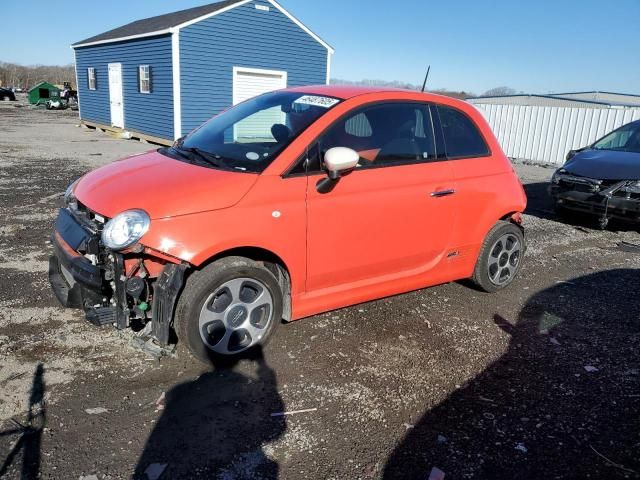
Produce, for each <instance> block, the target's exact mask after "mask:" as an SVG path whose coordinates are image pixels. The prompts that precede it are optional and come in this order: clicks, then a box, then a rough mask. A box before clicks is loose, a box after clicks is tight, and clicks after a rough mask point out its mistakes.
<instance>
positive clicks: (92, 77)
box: [87, 67, 96, 90]
mask: <svg viewBox="0 0 640 480" xmlns="http://www.w3.org/2000/svg"><path fill="white" fill-rule="evenodd" d="M87 83H88V85H87V87H88V88H89V90H95V89H96V69H95V68H94V67H89V68H87Z"/></svg>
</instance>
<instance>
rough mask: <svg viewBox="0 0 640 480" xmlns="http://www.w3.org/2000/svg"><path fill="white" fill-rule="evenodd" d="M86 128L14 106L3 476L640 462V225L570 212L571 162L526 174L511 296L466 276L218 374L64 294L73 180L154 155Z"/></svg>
mask: <svg viewBox="0 0 640 480" xmlns="http://www.w3.org/2000/svg"><path fill="white" fill-rule="evenodd" d="M77 123H78V120H77V116H76V114H75V113H74V112H47V111H44V110H33V109H29V108H26V107H24V108H16V107H15V106H14V105H13V104H8V103H3V102H0V477H2V476H3V474H4V475H5V476H6V478H56V479H77V478H80V477H83V476H90V475H95V476H96V477H95V478H98V479H101V480H102V479H120V478H131V477H132V476H133V477H134V478H145V477H146V475H145V474H144V472H145V471H146V470H147V468H148V467H149V466H150V465H152V467H157V465H155V464H161V465H165V464H166V467H165V469H164V473H163V476H162V477H161V478H167V479H169V478H171V479H173V478H214V479H260V478H282V479H298V478H311V479H316V478H318V479H319V478H327V479H356V478H362V479H379V478H385V479H396V478H398V479H401V478H407V479H426V478H428V477H429V473H430V472H431V470H432V468H433V467H438V468H439V469H441V470H442V471H444V472H445V473H446V478H447V479H449V478H451V479H458V478H490V479H513V478H516V477H517V478H522V479H540V478H545V479H555V478H567V479H573V478H593V479H602V478H607V479H608V478H638V477H639V476H640V434H639V432H640V354H639V353H638V347H639V346H640V270H639V268H640V253H639V251H634V249H633V248H626V247H625V246H624V245H623V244H622V242H624V241H626V242H630V243H635V244H637V243H640V235H639V234H638V232H637V231H634V230H630V229H628V228H627V227H624V226H616V225H612V228H613V230H609V231H604V232H602V231H599V230H597V229H594V225H593V224H590V223H589V222H584V221H582V222H578V223H576V224H575V225H567V224H564V223H561V222H560V221H559V219H556V218H555V217H554V214H553V213H552V211H551V210H550V205H549V204H548V201H547V199H546V193H545V192H546V181H547V180H548V178H549V177H550V175H551V173H552V170H550V169H545V168H540V167H534V166H527V165H522V164H519V165H517V166H516V168H517V170H518V173H519V174H520V176H521V178H522V180H523V182H524V183H525V184H526V189H527V192H528V195H529V202H530V205H529V210H528V212H527V214H526V215H525V217H524V222H525V226H526V230H527V236H528V244H529V248H528V252H527V256H526V260H525V264H524V267H523V270H522V272H521V274H520V277H519V278H518V279H517V280H516V282H515V283H514V284H513V285H512V286H511V287H510V288H509V289H508V290H506V291H502V292H499V293H497V294H494V295H489V294H483V293H479V292H477V291H475V290H473V289H471V288H470V287H469V286H468V285H466V284H464V282H462V283H451V284H447V285H442V286H438V287H434V288H430V289H424V290H420V291H416V292H412V293H409V294H406V295H401V296H397V297H393V298H388V299H383V300H379V301H375V302H370V303H367V304H363V305H359V306H355V307H352V308H346V309H342V310H338V311H335V312H330V313H327V314H323V315H318V316H316V317H313V318H309V319H305V320H302V321H299V322H295V323H292V324H290V325H284V326H281V327H280V328H279V330H278V331H277V332H276V334H275V336H274V338H273V340H272V342H271V344H270V345H269V346H268V347H267V348H266V349H265V351H264V352H263V358H262V359H259V360H255V361H242V362H240V363H238V364H237V365H235V366H233V367H232V368H229V369H218V370H214V371H206V370H205V369H204V368H202V367H201V366H199V365H198V364H197V363H195V361H193V360H191V358H190V357H189V356H188V355H186V354H185V353H183V352H180V351H179V354H178V356H177V358H164V359H162V361H160V362H159V361H158V360H157V359H154V358H153V357H150V356H149V355H147V354H145V353H143V352H142V351H140V350H139V349H138V348H136V347H135V346H134V343H133V342H132V337H133V335H132V334H131V333H130V332H117V331H115V330H113V329H111V328H104V329H98V328H96V327H93V326H91V325H89V324H87V323H86V322H85V321H84V318H83V315H82V314H81V312H79V311H74V310H65V309H63V308H61V307H59V306H58V304H57V302H56V300H55V298H54V297H53V295H52V294H51V292H50V290H49V287H48V281H47V274H46V272H47V258H48V255H49V244H48V238H49V235H50V233H51V231H52V228H53V220H54V218H55V215H56V211H57V208H59V206H61V204H62V198H61V197H62V195H61V193H62V192H63V191H64V189H65V187H66V186H67V185H68V184H69V183H70V182H71V181H72V180H74V179H75V178H77V177H78V176H80V175H81V174H82V173H83V172H85V171H87V170H89V169H91V168H94V167H96V166H99V165H102V164H105V163H108V162H110V161H113V160H115V159H117V158H119V157H122V156H125V155H127V154H131V153H136V152H141V151H145V150H148V149H150V147H151V146H150V145H145V144H141V143H138V142H135V141H126V140H118V139H114V138H111V137H109V136H108V135H106V134H103V133H99V132H96V131H91V130H86V129H82V128H77V127H76V124H77ZM163 393H164V397H163V396H162V395H163ZM306 409H316V410H312V411H309V412H306V413H299V414H296V415H290V416H284V417H283V416H275V417H274V416H272V413H277V412H283V411H295V410H306ZM38 475H39V476H38ZM92 478H94V477H89V479H92Z"/></svg>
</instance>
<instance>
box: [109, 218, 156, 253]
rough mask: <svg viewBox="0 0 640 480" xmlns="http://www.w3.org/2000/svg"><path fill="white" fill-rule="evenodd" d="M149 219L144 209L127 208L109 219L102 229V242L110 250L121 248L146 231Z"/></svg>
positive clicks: (137, 238)
mask: <svg viewBox="0 0 640 480" xmlns="http://www.w3.org/2000/svg"><path fill="white" fill-rule="evenodd" d="M150 224H151V220H150V219H149V215H148V214H147V212H145V211H144V210H127V211H125V212H122V213H119V214H118V215H116V216H115V217H113V218H112V219H111V220H109V221H108V222H107V223H106V224H105V226H104V229H103V230H102V243H103V244H104V246H105V247H107V248H110V249H111V250H122V249H123V248H127V247H130V246H131V245H133V244H134V243H136V242H137V241H138V240H140V238H142V236H143V235H144V234H145V233H147V231H148V230H149V226H150Z"/></svg>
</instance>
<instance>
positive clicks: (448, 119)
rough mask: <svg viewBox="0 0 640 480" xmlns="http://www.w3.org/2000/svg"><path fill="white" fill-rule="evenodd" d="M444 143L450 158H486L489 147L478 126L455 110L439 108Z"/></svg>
mask: <svg viewBox="0 0 640 480" xmlns="http://www.w3.org/2000/svg"><path fill="white" fill-rule="evenodd" d="M438 113H439V115H440V124H441V125H442V133H443V135H444V143H445V146H446V150H447V157H449V158H465V157H484V156H487V155H489V147H487V143H486V142H485V140H484V137H483V136H482V134H481V133H480V131H479V130H478V127H477V126H476V124H475V123H474V122H473V120H471V119H470V118H469V117H468V116H467V115H466V114H464V113H462V112H461V111H460V110H456V109H455V108H450V107H444V106H441V105H439V106H438Z"/></svg>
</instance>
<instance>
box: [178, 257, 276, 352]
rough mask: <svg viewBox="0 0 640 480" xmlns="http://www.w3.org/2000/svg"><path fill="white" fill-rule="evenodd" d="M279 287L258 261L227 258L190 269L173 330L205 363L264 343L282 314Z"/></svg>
mask: <svg viewBox="0 0 640 480" xmlns="http://www.w3.org/2000/svg"><path fill="white" fill-rule="evenodd" d="M282 305H283V301H282V291H281V289H280V285H279V283H278V280H277V279H276V277H275V276H274V275H273V273H271V271H269V270H268V269H267V268H266V267H265V266H264V265H263V264H261V263H259V262H255V261H253V260H250V259H248V258H244V257H226V258H223V259H221V260H218V261H215V262H213V263H211V264H209V265H208V266H207V267H205V268H204V269H202V270H199V271H196V272H194V273H193V274H192V275H191V276H190V277H189V278H188V279H187V282H186V285H185V288H184V291H183V292H182V295H181V296H180V300H179V301H178V306H177V308H176V316H175V319H176V333H177V334H178V339H179V340H180V341H182V342H184V343H185V344H186V346H187V348H188V349H189V351H190V352H191V353H192V354H193V355H194V356H195V357H196V358H198V359H199V360H201V361H202V362H205V363H211V362H216V361H221V360H222V361H224V360H227V359H233V358H238V357H239V356H241V355H243V354H246V353H247V352H249V351H250V350H252V349H253V347H255V346H257V345H264V344H265V343H266V342H267V340H268V339H269V338H270V337H271V335H272V333H273V331H274V329H275V328H276V326H277V325H278V324H279V323H280V320H281V319H282Z"/></svg>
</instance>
